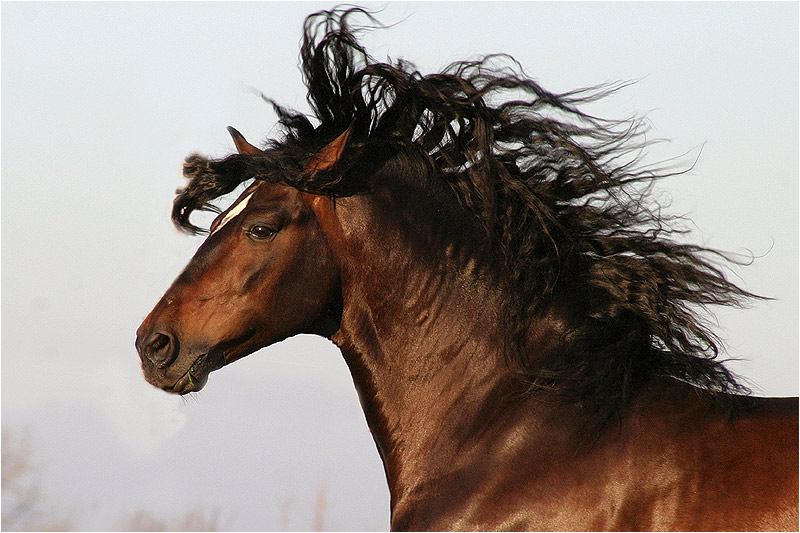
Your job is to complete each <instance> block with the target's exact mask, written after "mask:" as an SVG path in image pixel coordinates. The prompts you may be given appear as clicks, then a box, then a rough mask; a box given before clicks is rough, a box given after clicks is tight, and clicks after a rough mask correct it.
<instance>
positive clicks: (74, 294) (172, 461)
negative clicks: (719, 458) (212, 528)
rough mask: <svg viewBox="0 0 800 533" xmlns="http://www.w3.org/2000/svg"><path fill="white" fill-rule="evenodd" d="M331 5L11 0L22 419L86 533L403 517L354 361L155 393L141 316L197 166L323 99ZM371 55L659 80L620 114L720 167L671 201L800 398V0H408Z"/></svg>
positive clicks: (673, 148) (250, 368)
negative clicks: (310, 68)
mask: <svg viewBox="0 0 800 533" xmlns="http://www.w3.org/2000/svg"><path fill="white" fill-rule="evenodd" d="M332 5H333V4H327V3H318V2H314V3H277V4H260V3H235V4H227V3H224V4H219V3H202V4H194V3H177V4H162V3H146V4H143V3H92V4H79V3H60V4H43V3H14V4H12V3H4V4H3V5H2V423H3V428H4V430H12V431H19V430H22V429H23V428H28V430H29V431H30V433H31V437H32V444H33V446H34V448H35V450H36V452H37V457H38V462H39V465H40V471H41V475H42V478H41V489H42V492H43V496H44V497H45V498H47V500H48V501H50V502H53V503H55V504H56V505H57V506H58V508H59V509H61V510H63V511H65V512H63V513H62V515H64V514H66V515H70V516H71V517H72V518H73V524H74V526H75V527H76V528H78V529H109V528H110V529H113V528H115V527H116V525H115V524H116V523H117V522H116V521H117V519H118V517H120V516H122V515H124V514H125V513H130V512H132V511H133V510H135V509H139V508H146V509H150V510H152V511H153V512H154V513H156V514H157V515H158V516H162V517H165V518H168V517H171V516H181V515H183V514H184V513H185V511H187V510H188V509H189V508H190V507H192V506H200V507H202V508H204V509H206V510H211V509H214V508H219V510H220V512H221V523H222V525H223V526H225V527H228V528H230V529H237V530H272V529H281V528H288V529H300V530H303V529H309V528H311V527H312V508H313V505H314V501H315V499H316V497H317V492H318V491H319V490H323V491H325V494H326V516H325V526H326V527H327V528H329V529H340V530H341V529H345V530H352V529H355V530H358V529H381V528H383V529H385V528H387V527H388V516H389V511H388V490H387V488H386V482H385V479H384V474H383V469H382V467H381V464H380V461H379V458H378V454H377V452H376V451H375V449H374V445H373V443H372V439H371V437H370V435H369V432H368V430H367V427H366V424H365V422H364V419H363V414H362V413H361V409H360V406H359V404H358V400H357V397H356V394H355V391H354V389H353V386H352V382H351V379H350V376H349V374H348V371H347V368H346V366H345V365H344V362H343V361H342V359H341V356H340V355H339V353H338V351H337V350H336V349H335V348H334V347H333V346H332V345H331V344H330V343H328V342H327V341H325V340H323V339H319V338H314V337H302V338H295V339H290V340H288V341H286V342H284V343H280V344H279V345H276V346H273V347H271V348H268V349H264V350H261V351H259V352H257V353H256V354H253V355H251V356H249V357H247V358H246V359H244V360H242V361H239V362H236V363H235V364H233V365H231V366H229V367H226V368H224V369H222V370H220V371H218V372H216V373H214V374H212V376H211V378H210V380H209V382H208V385H207V386H206V388H205V389H204V390H203V391H202V392H201V393H200V394H198V395H192V396H191V397H190V398H188V399H181V398H178V397H174V396H169V395H167V394H166V393H163V392H161V391H158V390H156V389H154V388H153V387H151V386H150V385H148V384H146V383H145V382H144V380H143V378H142V377H141V374H140V371H139V363H138V357H137V355H136V352H135V349H134V346H133V342H134V338H135V331H136V328H137V326H138V324H139V323H140V322H141V320H142V319H143V318H144V316H145V315H146V314H147V313H148V312H149V310H150V309H151V307H152V306H153V305H154V304H155V302H156V301H157V300H158V298H159V297H160V295H161V294H162V293H163V292H164V290H165V289H166V288H167V287H168V286H169V284H170V282H171V281H172V279H173V278H174V277H175V276H176V275H177V274H178V272H179V271H180V270H181V269H182V268H183V266H184V265H185V264H186V262H187V261H188V260H189V258H190V257H191V256H192V255H193V253H194V250H195V249H196V248H197V246H198V245H199V244H200V242H202V238H195V237H188V236H185V235H182V234H179V233H178V232H177V231H176V230H175V229H174V228H173V227H172V225H171V223H170V221H169V210H170V206H171V202H172V198H173V194H174V191H175V189H176V188H178V187H180V186H181V185H182V183H183V179H182V177H181V174H180V169H181V163H182V161H183V158H184V157H185V156H186V155H187V154H189V153H191V152H194V151H198V152H201V153H204V154H206V155H210V156H223V155H226V154H227V153H229V152H231V151H233V145H232V142H231V140H230V138H229V137H228V134H227V132H226V131H225V126H226V125H229V124H230V125H233V126H235V127H236V128H238V129H239V130H240V131H241V132H242V133H244V135H245V136H246V137H247V138H248V139H249V140H250V141H251V142H253V143H260V142H261V141H262V140H263V139H264V138H265V137H266V136H268V135H270V134H273V133H274V131H275V130H274V124H275V116H274V114H273V113H272V110H271V108H270V106H268V105H266V104H264V103H263V102H262V101H261V100H260V99H259V98H258V97H257V96H255V95H254V93H253V90H252V89H253V88H255V89H257V90H260V91H263V92H264V93H265V94H267V95H269V96H271V97H273V98H274V99H276V100H277V101H279V102H281V103H284V104H286V105H288V106H291V107H295V108H299V109H301V110H307V106H306V104H305V91H304V88H303V86H302V81H301V79H300V74H299V71H298V69H297V63H298V52H299V49H298V43H299V39H300V37H301V28H302V23H303V19H304V17H305V15H307V14H309V13H311V12H313V11H317V10H319V9H323V8H330V7H332ZM366 5H367V6H370V5H372V7H373V8H380V7H383V6H384V5H385V10H384V11H383V13H382V14H381V15H380V19H381V20H382V21H384V22H386V23H393V22H398V21H401V20H402V22H401V23H400V24H399V25H397V26H395V27H393V28H391V29H389V30H384V31H378V32H375V33H372V34H370V35H369V36H368V37H367V38H366V39H365V42H366V43H368V47H369V48H370V50H371V51H372V53H373V56H375V57H377V58H379V59H385V58H386V56H387V55H389V56H391V57H392V58H400V57H402V58H405V59H409V60H411V61H413V62H415V63H416V64H417V65H418V66H419V67H420V69H421V70H422V71H423V72H432V71H434V70H437V69H439V68H441V67H443V66H445V65H447V64H448V63H450V62H451V61H454V60H457V59H465V58H474V57H476V56H478V55H481V54H486V53H494V52H506V53H510V54H511V55H513V56H514V57H516V58H517V59H518V60H519V61H520V62H521V63H522V64H523V65H524V67H525V69H526V72H527V73H528V74H529V75H531V76H532V77H534V78H535V79H537V80H538V81H539V82H540V83H541V84H543V85H544V86H545V87H547V88H549V89H551V90H553V91H566V90H569V89H574V88H577V87H581V86H588V85H595V84H597V83H602V82H607V81H615V80H632V79H639V80H640V81H639V82H638V83H636V84H635V85H633V86H631V87H629V88H627V89H625V90H624V91H623V92H622V93H620V94H619V95H617V96H615V97H614V98H612V99H611V100H609V101H608V102H604V103H602V104H598V105H597V106H596V107H594V108H592V111H593V112H594V113H596V114H600V115H604V116H607V117H609V118H623V117H626V116H629V115H630V114H632V113H645V112H647V113H648V116H649V120H650V123H651V125H652V133H651V136H652V137H654V138H655V137H658V138H668V139H670V140H671V142H670V143H666V144H663V145H659V146H656V147H655V148H653V149H652V150H651V153H650V155H649V157H648V161H650V162H655V161H658V160H660V159H664V158H668V157H672V156H679V155H682V154H687V156H686V157H687V159H688V160H689V161H693V160H694V159H695V158H696V157H697V154H698V151H699V148H700V147H701V146H704V147H703V149H702V153H701V154H700V159H699V162H698V164H697V165H696V166H695V168H694V169H693V170H692V171H691V172H690V173H689V174H688V175H685V176H681V177H677V178H673V179H670V180H668V181H666V182H663V184H662V185H661V187H660V190H661V191H662V193H663V194H665V195H666V198H671V199H672V204H671V205H672V207H671V209H672V212H675V213H687V214H688V215H689V216H690V217H691V218H692V220H693V221H694V223H695V225H696V226H697V232H696V234H695V236H694V238H695V239H696V240H698V241H699V242H701V243H703V244H705V245H708V246H712V247H715V248H720V249H724V250H729V251H732V252H742V253H748V251H749V252H752V253H753V254H754V255H756V256H758V258H757V259H756V260H755V262H754V263H753V265H752V266H749V267H746V268H739V269H736V271H735V279H736V280H737V281H738V282H739V283H740V284H742V285H743V286H744V287H745V288H747V289H749V290H751V291H753V292H756V293H759V294H763V295H766V296H770V297H773V298H775V300H774V301H771V302H764V303H758V304H756V305H755V306H754V307H753V308H752V309H749V310H745V311H740V310H719V311H718V312H717V313H716V316H717V321H718V323H719V330H718V331H720V333H721V336H722V337H723V338H724V339H727V340H728V346H729V355H730V356H731V357H740V358H744V360H742V361H737V362H736V363H734V364H733V365H732V368H733V369H734V370H735V371H736V372H738V373H739V374H741V375H742V376H744V377H745V378H746V379H747V380H748V381H749V383H751V385H753V387H754V388H755V389H756V390H757V391H758V392H759V393H761V394H763V395H769V396H781V395H797V393H798V285H797V282H798V27H797V25H798V6H797V4H796V3H779V4H776V3H731V4H722V3H710V4H709V3H702V4H695V3H673V4H665V3H646V4H638V3H614V4H606V3H556V4H550V3H537V4H529V3H470V4H463V3H455V2H452V3H389V4H380V5H379V4H366Z"/></svg>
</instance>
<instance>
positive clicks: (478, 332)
mask: <svg viewBox="0 0 800 533" xmlns="http://www.w3.org/2000/svg"><path fill="white" fill-rule="evenodd" d="M318 214H319V213H318ZM398 218H400V219H402V218H403V217H398V216H397V214H396V213H386V212H385V210H384V209H381V208H380V207H379V206H378V205H377V204H376V202H374V201H373V199H371V198H370V197H351V198H346V199H340V200H337V202H336V207H335V209H329V212H328V213H327V215H323V216H322V219H323V220H322V222H323V229H324V230H325V231H326V233H327V234H328V238H329V241H330V244H331V246H332V248H333V249H334V253H335V254H336V256H337V257H338V258H339V261H340V267H341V276H342V277H341V282H342V296H343V311H342V320H341V326H340V329H339V330H338V331H337V332H336V334H335V335H334V336H333V341H334V342H335V343H336V344H337V345H338V346H339V347H340V349H341V351H342V354H343V356H344V357H345V360H346V361H347V364H348V366H349V367H350V370H351V373H352V375H353V380H354V382H355V385H356V389H357V390H358V393H359V396H360V399H361V403H362V406H363V408H364V412H365V415H366V418H367V422H368V424H369V426H370V429H371V431H372V433H373V436H374V437H375V441H376V444H377V446H378V449H379V451H380V453H381V456H382V458H383V460H384V465H385V467H386V473H387V477H388V479H389V485H390V490H391V492H392V499H393V502H394V501H397V500H399V499H401V498H403V496H404V495H405V494H407V493H408V492H409V491H412V490H413V488H414V487H415V486H417V485H419V483H421V482H424V478H426V477H431V476H435V475H436V469H438V468H440V467H441V466H445V465H446V466H451V465H452V460H453V458H456V457H467V456H468V454H466V453H465V452H467V451H468V448H469V447H470V445H471V443H473V441H474V439H475V435H479V434H480V433H481V432H482V431H484V430H485V428H486V427H487V426H488V425H490V424H493V423H495V422H496V420H495V418H497V417H500V416H502V409H498V403H500V402H502V401H504V400H505V399H506V398H507V397H508V396H510V394H511V389H512V388H513V386H514V384H515V383H516V382H515V381H514V380H513V378H512V377H511V375H510V373H509V372H508V371H507V370H506V366H505V364H504V356H503V341H502V339H503V337H502V335H501V332H500V331H498V329H497V327H498V326H497V324H498V323H499V321H498V309H499V303H500V294H499V293H498V292H497V290H496V289H494V288H493V287H492V284H491V283H490V282H489V281H487V279H488V278H487V276H485V275H483V273H482V271H481V269H480V268H479V267H478V266H477V264H476V261H475V260H474V259H468V258H466V257H459V255H460V254H459V252H458V251H457V250H458V249H459V247H458V246H456V245H451V246H449V247H446V249H443V250H441V253H439V254H438V255H437V254H436V253H434V254H426V253H423V252H420V251H419V250H420V248H421V247H420V246H419V245H418V244H419V243H418V242H417V243H415V242H413V239H412V238H409V233H408V229H407V227H406V225H405V224H403V223H399V222H398ZM326 219H327V220H326ZM443 265H445V266H444V267H443ZM447 265H449V266H447ZM443 458H447V460H443Z"/></svg>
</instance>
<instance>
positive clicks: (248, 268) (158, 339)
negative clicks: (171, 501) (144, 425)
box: [136, 128, 346, 394]
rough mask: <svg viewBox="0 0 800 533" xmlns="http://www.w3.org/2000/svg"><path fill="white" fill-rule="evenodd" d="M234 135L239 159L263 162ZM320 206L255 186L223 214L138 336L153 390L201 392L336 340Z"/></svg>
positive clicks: (330, 259) (278, 187) (279, 189)
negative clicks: (248, 367) (295, 348)
mask: <svg viewBox="0 0 800 533" xmlns="http://www.w3.org/2000/svg"><path fill="white" fill-rule="evenodd" d="M229 131H230V132H231V134H232V136H233V139H234V142H235V144H236V148H237V149H238V151H239V153H240V154H243V155H248V156H253V157H258V156H259V155H261V154H263V152H262V151H261V150H259V149H258V148H256V147H254V146H252V145H251V144H249V143H248V142H247V141H246V140H245V139H244V137H243V136H242V135H241V134H240V133H239V132H237V131H236V130H234V129H233V128H229ZM345 140H346V135H343V136H342V137H340V138H339V139H337V140H336V141H334V142H333V143H331V144H330V145H329V146H327V147H326V148H324V149H323V150H322V151H321V152H320V153H319V154H318V156H317V157H316V158H315V159H313V160H312V162H311V164H310V166H313V168H314V169H324V168H326V167H329V166H331V165H332V164H333V163H335V161H336V159H337V158H338V155H339V154H340V153H341V149H342V147H343V145H344V141H345ZM315 198H319V196H315V195H311V194H308V193H303V192H300V191H299V190H297V189H296V188H293V187H290V186H288V185H284V184H282V183H271V182H269V181H265V180H256V181H255V182H253V183H252V184H251V185H250V186H249V187H248V188H247V189H246V190H245V191H244V192H243V193H242V194H241V195H240V196H239V198H238V199H237V200H236V201H235V202H233V204H232V205H231V206H230V207H229V208H228V209H227V210H225V211H223V212H222V213H220V214H219V216H218V217H217V218H216V219H215V220H214V222H213V223H212V225H211V228H210V235H209V236H208V238H207V239H206V240H205V242H204V243H203V244H202V245H201V246H200V248H199V249H198V250H197V252H196V254H195V255H194V257H193V258H192V259H191V261H190V262H189V264H188V265H187V266H186V268H185V269H184V271H183V272H182V273H181V274H180V275H179V276H178V278H177V279H176V280H175V281H174V283H173V284H172V286H171V287H170V288H169V289H168V290H167V292H166V293H165V294H164V296H163V297H162V298H161V300H160V301H159V302H158V303H157V304H156V306H155V307H154V309H153V310H152V311H151V312H150V314H149V315H148V316H147V318H145V320H144V322H142V325H141V326H140V327H139V329H138V331H137V339H136V348H137V350H138V351H139V355H140V358H141V363H142V370H143V372H144V376H145V378H146V379H147V381H148V382H150V383H151V384H153V385H155V386H157V387H160V388H162V389H164V390H166V391H169V392H174V393H179V394H186V393H188V392H193V391H198V390H200V389H201V388H202V387H203V386H204V385H205V383H206V380H207V379H208V374H209V373H210V372H212V371H214V370H217V369H219V368H221V367H222V366H224V365H226V364H228V363H230V362H232V361H235V360H237V359H240V358H242V357H244V356H246V355H249V354H251V353H253V352H255V351H256V350H258V349H259V348H262V347H264V346H268V345H270V344H273V343H275V342H279V341H281V340H283V339H286V338H288V337H290V336H293V335H296V334H299V333H317V334H322V335H327V336H329V335H330V334H331V333H333V331H335V329H336V324H337V320H338V318H337V313H338V308H339V307H340V305H339V303H338V302H339V301H340V299H341V296H340V292H339V290H338V284H339V283H338V279H339V273H338V269H337V266H336V261H335V258H334V256H333V253H332V252H331V249H330V247H329V246H328V244H327V241H326V238H325V236H324V234H323V232H322V231H321V227H320V224H319V221H318V220H317V218H316V216H315V214H314V211H313V209H312V203H313V201H314V199H315Z"/></svg>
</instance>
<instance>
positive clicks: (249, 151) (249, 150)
mask: <svg viewBox="0 0 800 533" xmlns="http://www.w3.org/2000/svg"><path fill="white" fill-rule="evenodd" d="M228 133H230V134H231V137H233V144H235V145H236V149H237V150H239V153H240V154H243V155H261V154H263V153H264V152H262V151H261V150H259V149H258V148H256V147H255V146H253V145H252V144H250V143H249V142H247V140H246V139H245V138H244V135H242V134H241V133H239V132H238V131H237V130H236V128H234V127H233V126H228Z"/></svg>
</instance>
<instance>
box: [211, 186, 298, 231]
mask: <svg viewBox="0 0 800 533" xmlns="http://www.w3.org/2000/svg"><path fill="white" fill-rule="evenodd" d="M293 190H294V189H292V188H291V187H288V186H286V185H279V184H275V183H269V182H264V181H261V182H256V183H253V184H252V185H250V186H249V187H248V188H247V189H245V190H244V192H242V194H241V195H239V198H237V199H236V200H235V201H234V202H233V203H232V204H231V206H230V207H228V209H227V210H226V211H224V212H223V214H222V215H220V216H221V217H222V219H221V220H220V222H219V224H217V226H216V227H215V228H214V231H212V232H211V233H212V235H213V234H214V233H216V232H218V231H219V230H220V229H222V227H223V226H225V225H226V224H227V223H228V222H230V221H231V220H233V219H234V218H236V216H237V215H240V214H241V213H242V212H243V211H244V210H245V209H247V207H248V206H250V205H253V206H256V205H260V204H264V203H267V202H275V201H280V200H289V199H290V198H291V193H292V191H293Z"/></svg>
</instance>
